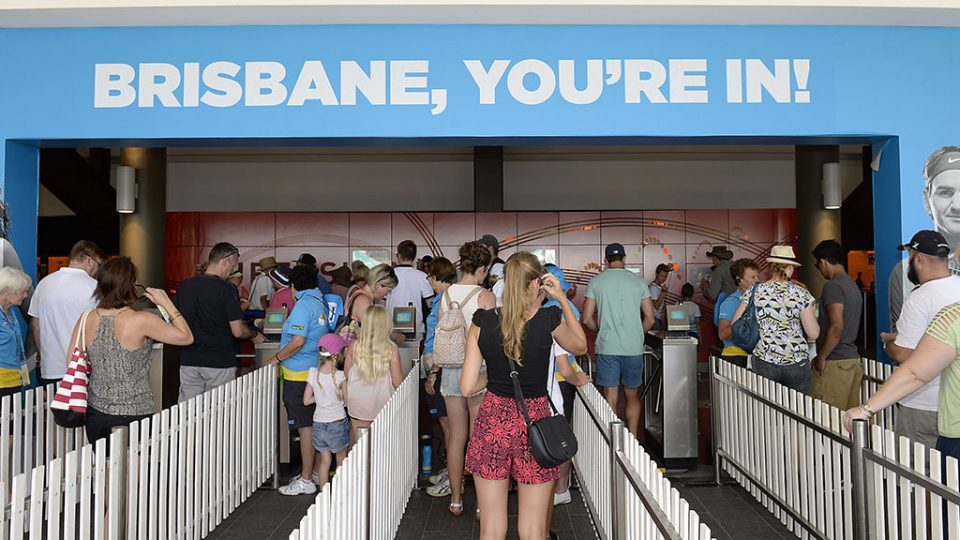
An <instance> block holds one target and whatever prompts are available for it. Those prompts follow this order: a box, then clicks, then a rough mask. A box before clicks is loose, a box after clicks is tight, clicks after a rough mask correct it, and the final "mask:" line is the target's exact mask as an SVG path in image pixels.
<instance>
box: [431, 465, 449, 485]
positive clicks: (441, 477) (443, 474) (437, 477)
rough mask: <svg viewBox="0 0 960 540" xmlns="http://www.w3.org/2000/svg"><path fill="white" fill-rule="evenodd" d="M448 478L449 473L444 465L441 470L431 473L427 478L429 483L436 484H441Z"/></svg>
mask: <svg viewBox="0 0 960 540" xmlns="http://www.w3.org/2000/svg"><path fill="white" fill-rule="evenodd" d="M449 478H450V476H449V473H447V469H446V467H444V468H443V470H442V471H440V472H438V473H437V474H434V475H431V476H430V478H429V480H430V483H431V484H433V485H437V484H442V483H444V482H447V481H448V480H449Z"/></svg>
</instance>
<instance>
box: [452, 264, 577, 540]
mask: <svg viewBox="0 0 960 540" xmlns="http://www.w3.org/2000/svg"><path fill="white" fill-rule="evenodd" d="M504 274H505V276H504V280H505V287H504V293H503V304H504V305H503V309H496V310H489V309H486V310H485V309H480V310H477V312H476V313H475V314H474V316H473V325H472V326H471V327H470V331H469V333H468V335H467V350H466V358H465V359H464V363H463V372H462V374H461V378H460V391H461V392H462V393H463V394H464V395H469V394H470V393H473V392H476V391H477V386H478V385H479V384H480V369H481V365H482V363H483V362H484V360H485V361H486V365H487V379H488V382H487V390H488V391H487V393H486V395H485V396H484V398H483V403H482V404H481V406H480V412H479V413H478V415H477V420H476V423H475V426H474V432H473V433H472V434H471V436H470V442H469V443H468V444H467V458H466V468H467V470H469V471H470V472H472V473H473V476H474V484H475V485H476V487H477V504H478V507H479V511H480V537H481V538H483V539H501V538H505V537H506V534H507V493H508V490H509V486H510V478H513V479H515V480H516V481H517V484H518V491H519V512H518V517H517V529H518V531H519V533H520V538H521V539H522V540H527V539H530V540H532V539H537V540H540V539H543V538H546V537H547V519H548V516H549V512H550V509H551V508H552V505H553V488H554V482H555V481H556V480H557V479H558V478H559V476H560V468H559V467H552V468H549V469H548V468H544V467H541V466H540V465H539V464H538V463H537V462H536V461H535V460H534V459H533V457H532V455H531V454H530V449H529V444H528V443H527V430H526V423H525V421H524V419H523V416H522V415H521V414H520V411H519V409H518V407H517V402H516V398H515V396H514V393H513V382H512V380H511V378H510V372H511V369H510V363H509V360H508V359H510V360H513V361H514V362H515V363H516V364H517V372H518V378H519V380H520V385H521V390H522V392H523V397H524V401H525V404H526V406H527V409H528V412H529V415H530V418H531V420H539V419H540V418H544V417H546V416H549V415H550V414H551V412H550V406H549V404H548V402H547V372H548V369H549V365H550V354H551V349H552V345H553V340H556V341H557V343H559V344H560V346H561V347H563V348H564V349H565V350H567V351H569V352H570V353H572V354H577V355H579V354H583V353H585V352H586V350H587V339H586V337H585V336H584V334H583V328H582V327H581V326H580V322H579V321H578V320H577V319H576V317H575V316H574V314H573V310H572V309H571V308H570V303H569V301H568V300H567V297H566V295H565V294H564V291H563V289H562V288H561V287H560V283H559V282H558V281H557V278H555V277H554V276H553V275H552V274H549V273H547V272H546V270H544V268H543V266H541V264H540V261H538V260H537V258H536V257H534V256H533V255H531V254H530V253H527V252H519V253H516V254H515V255H513V256H512V257H510V259H509V260H507V263H506V267H505V269H504ZM545 296H549V297H551V298H553V299H555V300H556V301H557V302H559V303H560V306H561V308H559V309H558V308H556V307H553V308H546V309H540V306H541V304H542V302H543V300H544V297H545ZM557 367H558V369H559V371H560V374H561V375H563V377H564V378H566V379H567V380H569V381H571V382H574V383H575V384H578V385H582V384H586V382H587V381H588V379H587V378H586V377H585V376H582V375H577V374H575V373H574V370H573V367H571V365H570V363H569V362H559V363H558V366H557Z"/></svg>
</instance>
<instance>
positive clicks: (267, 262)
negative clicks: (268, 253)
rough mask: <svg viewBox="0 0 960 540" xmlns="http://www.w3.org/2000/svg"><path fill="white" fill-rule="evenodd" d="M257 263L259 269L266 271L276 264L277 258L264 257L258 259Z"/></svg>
mask: <svg viewBox="0 0 960 540" xmlns="http://www.w3.org/2000/svg"><path fill="white" fill-rule="evenodd" d="M259 265H260V271H261V272H266V271H267V270H270V269H271V268H274V267H276V266H277V259H276V258H274V257H264V258H262V259H260V263H259Z"/></svg>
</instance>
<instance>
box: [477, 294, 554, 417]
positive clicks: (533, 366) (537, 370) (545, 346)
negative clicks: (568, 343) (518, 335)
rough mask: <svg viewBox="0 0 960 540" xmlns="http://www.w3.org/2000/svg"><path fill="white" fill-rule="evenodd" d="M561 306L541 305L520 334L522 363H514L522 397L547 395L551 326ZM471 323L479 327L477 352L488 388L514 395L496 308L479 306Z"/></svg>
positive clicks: (501, 394)
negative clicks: (484, 365)
mask: <svg viewBox="0 0 960 540" xmlns="http://www.w3.org/2000/svg"><path fill="white" fill-rule="evenodd" d="M561 313H562V312H561V311H560V308H558V307H549V308H541V309H540V310H539V311H537V314H536V315H534V316H533V318H531V319H530V320H529V321H527V329H526V332H525V333H524V336H523V358H522V361H523V365H522V366H521V365H518V366H517V374H518V378H519V379H520V390H521V391H522V392H523V397H524V398H535V397H543V396H546V395H547V370H549V369H550V354H551V353H552V352H553V336H552V335H551V334H552V332H553V331H554V329H556V328H557V326H559V325H560V316H561ZM473 324H475V325H477V326H478V327H479V328H480V339H479V345H480V353H481V354H482V355H483V358H484V360H486V362H487V380H488V382H487V390H488V391H490V392H493V393H494V394H496V395H498V396H501V397H513V396H514V393H513V379H511V378H510V362H509V361H508V360H507V355H506V354H504V352H503V334H501V333H500V315H499V314H498V313H497V312H496V310H492V309H478V310H477V311H476V312H475V313H474V314H473Z"/></svg>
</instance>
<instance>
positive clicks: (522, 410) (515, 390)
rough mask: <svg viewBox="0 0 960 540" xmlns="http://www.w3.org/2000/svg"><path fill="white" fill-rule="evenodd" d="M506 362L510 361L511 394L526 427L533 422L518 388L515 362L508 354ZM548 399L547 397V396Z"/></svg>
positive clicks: (518, 377)
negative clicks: (515, 400)
mask: <svg viewBox="0 0 960 540" xmlns="http://www.w3.org/2000/svg"><path fill="white" fill-rule="evenodd" d="M507 362H510V378H511V379H513V396H514V397H515V398H516V399H517V407H518V408H519V409H520V413H521V414H523V421H524V422H525V423H526V425H527V427H530V424H532V423H533V422H532V421H531V420H530V414H529V413H528V412H527V403H526V402H525V401H523V391H522V390H520V374H519V373H517V364H515V363H514V362H513V360H512V359H511V358H510V357H509V356H508V357H507ZM547 400H548V401H549V397H548V398H547Z"/></svg>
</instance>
